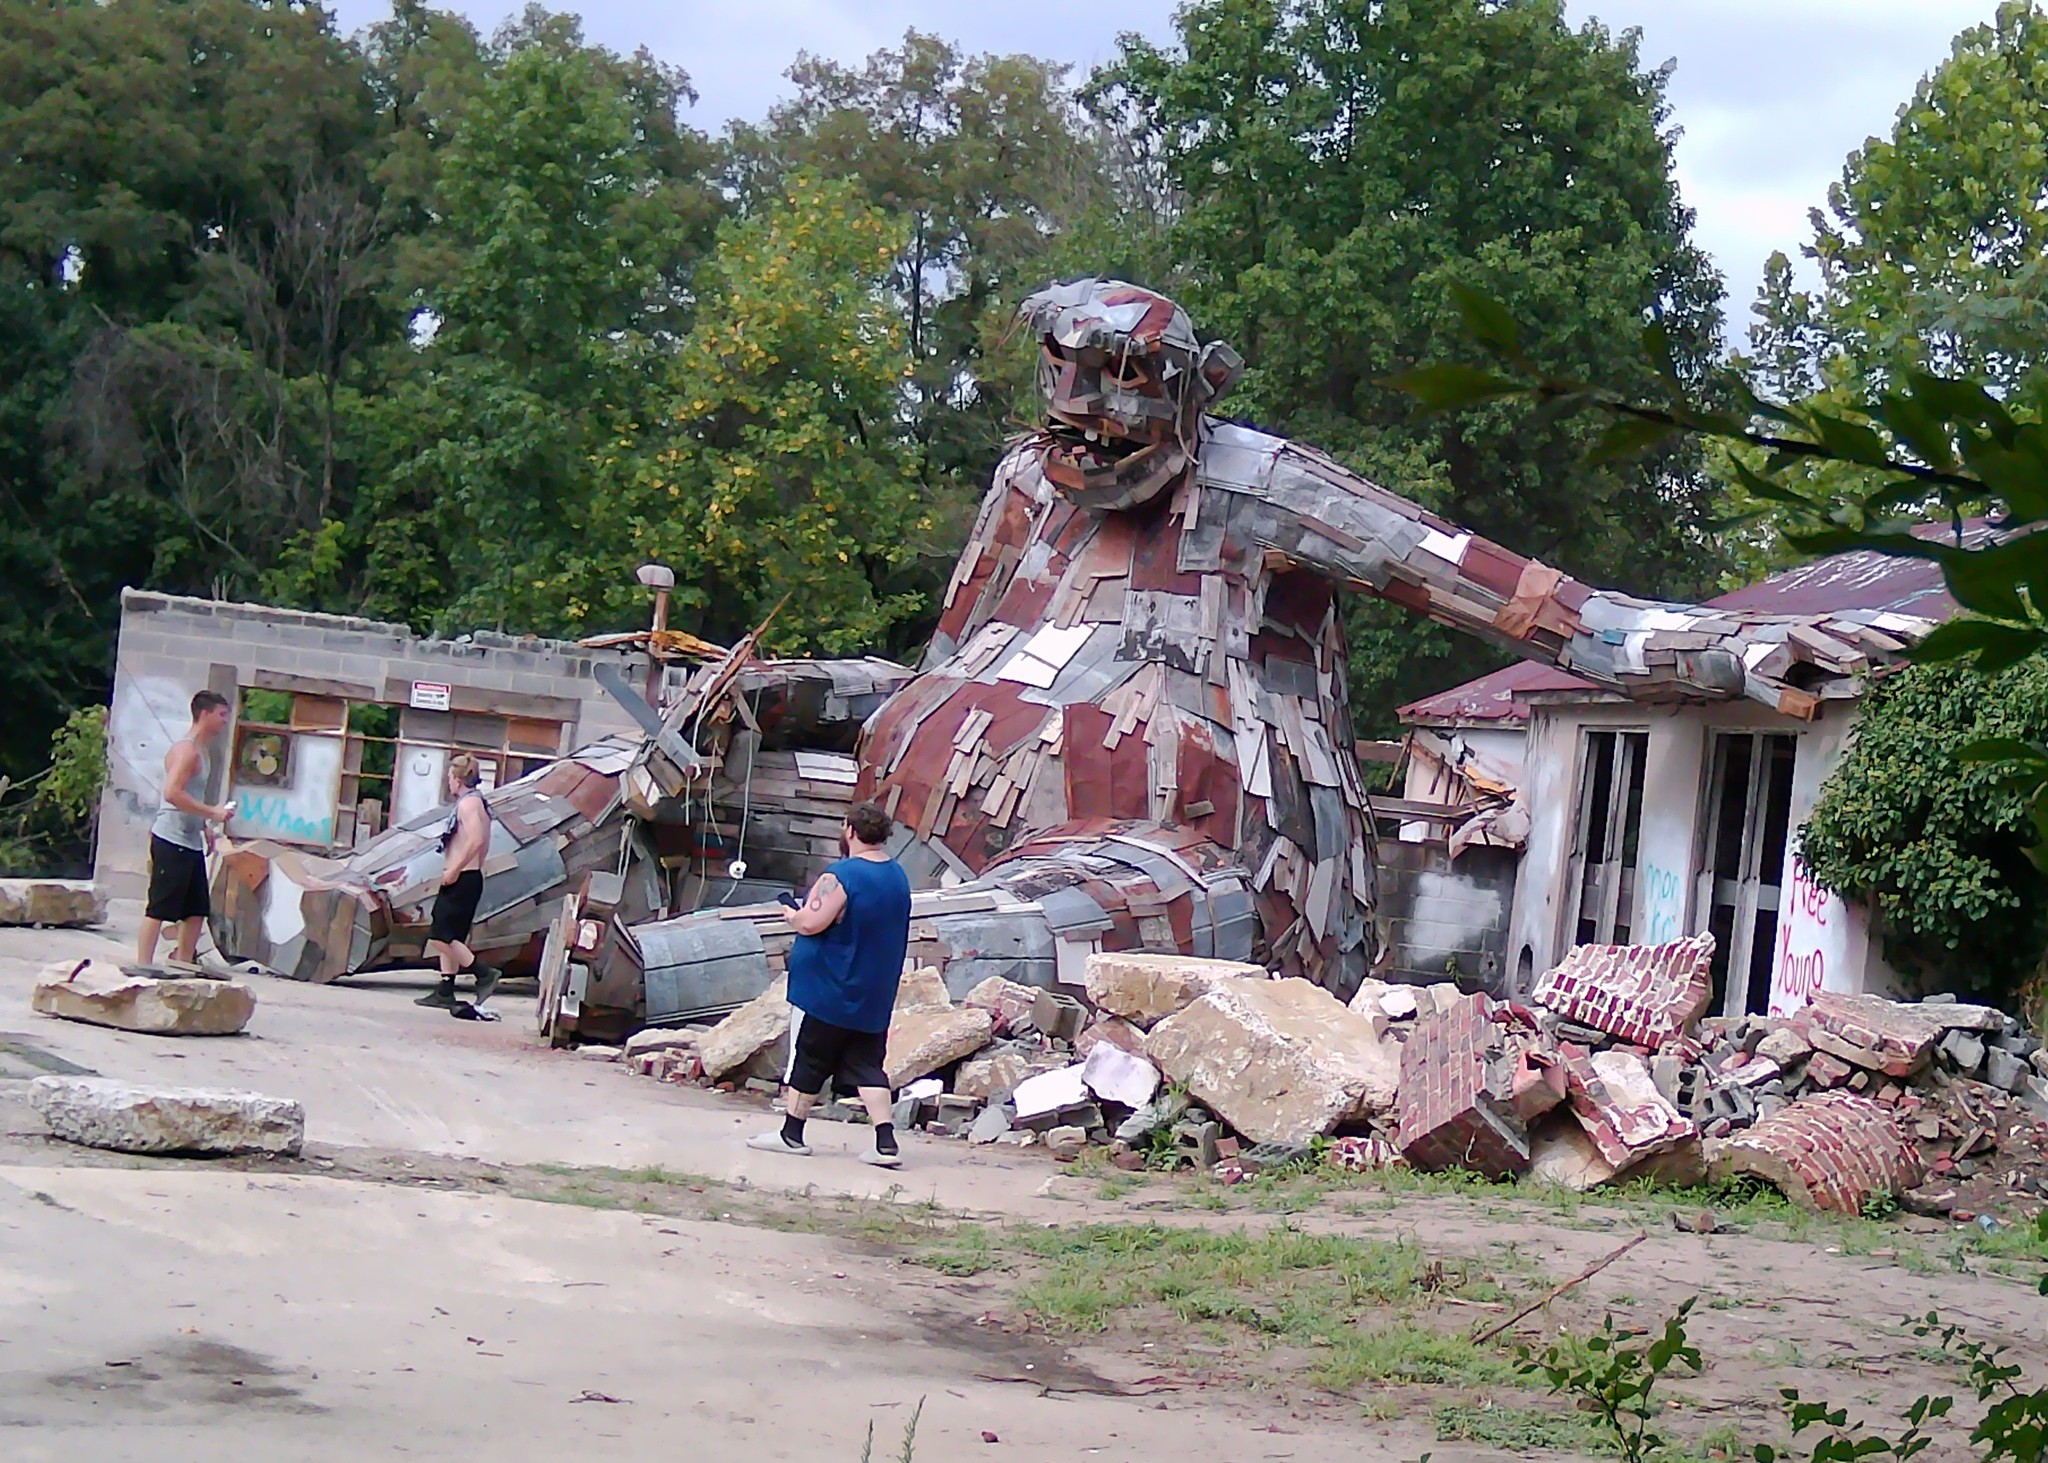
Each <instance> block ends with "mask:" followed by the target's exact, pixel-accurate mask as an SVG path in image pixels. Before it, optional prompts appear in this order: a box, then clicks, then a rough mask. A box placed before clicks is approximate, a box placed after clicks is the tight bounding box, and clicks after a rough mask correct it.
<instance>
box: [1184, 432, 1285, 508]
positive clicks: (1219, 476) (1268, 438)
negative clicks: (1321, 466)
mask: <svg viewBox="0 0 2048 1463" xmlns="http://www.w3.org/2000/svg"><path fill="white" fill-rule="evenodd" d="M1290 445H1291V444H1290V443H1289V442H1288V440H1287V439H1286V438H1285V437H1276V436H1275V435H1274V434H1273V433H1271V432H1262V431H1260V430H1259V429H1258V428H1257V427H1247V426H1245V425H1243V424H1242V423H1240V422H1227V421H1223V420H1221V419H1219V418H1217V417H1203V418H1202V443H1201V448H1200V450H1199V451H1198V452H1197V453H1196V455H1195V480H1196V481H1197V482H1199V483H1200V484H1201V485H1202V486H1203V487H1205V488H1220V489H1223V490H1224V491H1226V492H1239V493H1243V492H1253V493H1256V492H1258V491H1259V490H1261V489H1262V488H1264V487H1265V486H1266V484H1267V483H1269V482H1270V481H1272V477H1273V465H1274V463H1276V462H1277V461H1278V460H1279V459H1280V457H1281V455H1282V454H1283V453H1285V452H1286V451H1287V449H1288V447H1289V446H1290Z"/></svg>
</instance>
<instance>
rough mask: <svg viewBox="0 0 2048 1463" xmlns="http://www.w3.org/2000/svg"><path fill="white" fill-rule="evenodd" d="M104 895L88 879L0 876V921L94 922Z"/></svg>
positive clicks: (102, 917) (102, 910)
mask: <svg viewBox="0 0 2048 1463" xmlns="http://www.w3.org/2000/svg"><path fill="white" fill-rule="evenodd" d="M106 918H107V896H106V895H105V894H104V893H102V892H101V891H100V889H99V888H98V887H97V886H96V885H95V884H94V883H93V882H92V881H91V880H90V879H0V925H50V926H53V927H56V926H68V925H97V924H104V923H105V922H106Z"/></svg>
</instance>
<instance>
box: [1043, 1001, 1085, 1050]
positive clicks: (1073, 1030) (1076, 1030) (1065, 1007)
mask: <svg viewBox="0 0 2048 1463" xmlns="http://www.w3.org/2000/svg"><path fill="white" fill-rule="evenodd" d="M1087 1020H1088V1011H1087V1008H1086V1007H1084V1006H1083V1005H1082V1004H1081V1003H1080V1002H1079V1001H1077V1000H1075V999H1074V998H1073V997H1072V996H1069V995H1064V994H1062V993H1061V992H1059V991H1051V990H1041V991H1040V992H1039V993H1038V998H1037V999H1036V1000H1034V1001H1033V1002H1032V1003H1031V1026H1032V1029H1033V1030H1035V1031H1039V1032H1042V1033H1044V1034H1045V1035H1047V1036H1050V1037H1052V1038H1053V1039H1054V1040H1055V1041H1072V1040H1073V1039H1074V1038H1075V1037H1077V1036H1079V1035H1080V1034H1081V1027H1082V1026H1083V1025H1084V1024H1086V1022H1087Z"/></svg>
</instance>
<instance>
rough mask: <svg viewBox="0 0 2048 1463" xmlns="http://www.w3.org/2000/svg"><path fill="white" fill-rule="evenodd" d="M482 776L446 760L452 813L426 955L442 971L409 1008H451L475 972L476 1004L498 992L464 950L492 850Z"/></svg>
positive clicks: (466, 761)
mask: <svg viewBox="0 0 2048 1463" xmlns="http://www.w3.org/2000/svg"><path fill="white" fill-rule="evenodd" d="M482 780H483V774H482V773H481V772H480V771H479V770H478V769H477V765H476V758H474V757H472V756H470V755H469V753H467V752H458V753H456V754H455V755H454V756H453V757H450V758H449V759H448V796H449V797H451V798H453V799H454V800H455V811H454V812H453V813H452V814H450V815H449V819H448V826H447V827H446V828H445V829H443V830H442V833H441V855H442V862H441V892H440V893H438V894H436V895H435V896H434V917H433V924H432V925H431V926H430V927H429V929H428V932H427V953H428V954H429V955H431V956H433V957H434V959H435V961H436V962H437V963H438V964H439V966H440V968H441V983H440V984H439V985H437V986H436V987H434V989H433V990H431V991H429V992H427V994H425V995H424V996H421V997H420V998H419V999H418V1000H417V1001H415V1002H414V1003H413V1004H415V1005H419V1006H439V1007H442V1008H443V1009H445V1010H448V1011H454V1010H455V1009H456V1004H455V977H456V976H458V975H460V974H462V973H463V972H464V971H465V970H474V971H475V972H476V1004H477V1005H479V1006H480V1005H482V1004H483V1003H484V1002H485V1001H488V1000H489V999H490V998H491V992H493V991H495V990H496V989H497V988H498V974H499V973H498V971H497V969H496V968H495V967H492V966H489V965H483V964H479V963H478V961H477V958H476V952H475V951H474V950H472V949H470V948H469V944H468V941H469V928H470V926H471V925H473V924H475V923H476V907H477V902H478V901H479V900H481V899H482V898H483V894H484V855H485V854H486V852H488V851H489V849H490V846H491V813H490V809H489V808H488V807H487V806H485V804H484V795H483V794H482V793H481V792H479V791H477V784H478V783H479V782H481V781H482Z"/></svg>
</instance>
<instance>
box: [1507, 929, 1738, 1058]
mask: <svg viewBox="0 0 2048 1463" xmlns="http://www.w3.org/2000/svg"><path fill="white" fill-rule="evenodd" d="M1713 955H1714V937H1713V936H1712V935H1707V934H1702V935H1694V936H1692V937H1691V938H1689V939H1684V940H1673V941H1671V942H1670V943H1669V944H1664V945H1580V946H1578V947H1577V948H1576V949H1574V950H1573V951H1572V952H1571V953H1570V954H1569V955H1567V956H1566V957H1565V958H1564V960H1563V961H1562V962H1561V963H1560V964H1558V965H1557V966H1556V967H1555V968H1554V969H1552V970H1550V971H1548V972H1547V973H1545V974H1544V975H1543V976H1541V977H1540V978H1539V979H1538V980H1537V982H1536V985H1535V988H1534V989H1533V990H1531V991H1530V993H1529V998H1530V1000H1532V1001H1533V1002H1535V1004H1537V1005H1539V1006H1542V1007H1544V1008H1545V1009H1546V1010H1549V1011H1552V1012H1555V1013H1556V1014H1557V1015H1558V1016H1561V1017H1563V1018H1564V1019H1565V1020H1567V1021H1571V1022H1576V1023H1578V1024H1580V1025H1582V1026H1590V1027H1592V1028H1593V1029H1594V1030H1596V1031H1602V1032H1605V1033H1606V1034H1607V1035H1609V1036H1612V1037H1615V1038H1616V1039H1618V1040H1621V1041H1625V1042H1629V1043H1631V1044H1632V1045H1635V1046H1641V1047H1648V1048H1649V1049H1651V1050H1652V1051H1654V1050H1656V1049H1658V1048H1659V1047H1661V1046H1663V1044H1664V1043H1665V1042H1667V1041H1669V1040H1670V1039H1671V1038H1673V1037H1675V1036H1677V1035H1679V1034H1680V1033H1681V1032H1683V1031H1684V1030H1685V1029H1686V1028H1687V1027H1689V1026H1691V1025H1692V1024H1693V1023H1694V1022H1695V1021H1697V1020H1699V1019H1700V1017H1701V1016H1703V1015H1704V1014H1706V1010H1707V1006H1708V1004H1709V1003H1710V1002H1711V1001H1712V1000H1713V996H1714V978H1713V973H1712V971H1711V969H1710V968H1709V962H1710V961H1711V960H1712V959H1713Z"/></svg>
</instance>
